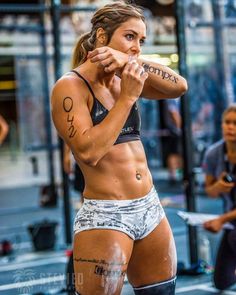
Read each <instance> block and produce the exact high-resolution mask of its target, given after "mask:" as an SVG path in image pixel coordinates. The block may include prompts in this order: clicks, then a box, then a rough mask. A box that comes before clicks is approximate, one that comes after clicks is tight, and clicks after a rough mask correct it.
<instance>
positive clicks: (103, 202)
mask: <svg viewBox="0 0 236 295" xmlns="http://www.w3.org/2000/svg"><path fill="white" fill-rule="evenodd" d="M156 195H157V192H156V189H155V187H154V185H153V186H152V188H151V190H150V191H149V192H148V193H147V194H146V195H144V196H143V197H140V198H135V199H128V200H127V199H125V200H115V199H112V200H100V199H88V198H86V197H84V202H83V203H84V205H86V204H91V203H93V202H94V203H96V204H97V205H99V204H101V205H106V204H107V205H110V204H112V205H118V206H119V205H122V206H129V205H133V204H135V203H137V202H138V203H142V201H146V200H147V198H148V199H150V200H151V199H152V198H154V197H156Z"/></svg>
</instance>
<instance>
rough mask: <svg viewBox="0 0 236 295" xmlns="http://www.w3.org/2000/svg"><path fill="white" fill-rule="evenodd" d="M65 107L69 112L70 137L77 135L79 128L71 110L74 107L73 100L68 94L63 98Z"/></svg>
mask: <svg viewBox="0 0 236 295" xmlns="http://www.w3.org/2000/svg"><path fill="white" fill-rule="evenodd" d="M63 109H64V111H65V112H66V113H67V120H66V121H67V123H69V127H68V132H69V138H72V137H74V136H75V134H76V132H77V130H76V129H75V126H74V123H73V122H74V116H73V115H71V114H70V112H71V110H72V109H73V100H72V98H71V97H69V96H67V97H65V98H64V99H63Z"/></svg>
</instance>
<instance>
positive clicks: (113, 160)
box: [78, 140, 153, 200]
mask: <svg viewBox="0 0 236 295" xmlns="http://www.w3.org/2000/svg"><path fill="white" fill-rule="evenodd" d="M78 163H79V165H80V168H81V170H82V171H83V174H84V177H85V184H86V185H85V189H84V193H83V195H84V197H85V198H88V199H101V200H126V199H127V200H128V199H136V198H139V197H143V196H145V195H146V194H148V193H149V191H150V190H151V188H152V186H153V182H152V177H151V173H150V171H149V169H148V165H147V159H146V156H145V152H144V148H143V145H142V142H141V141H139V140H138V141H130V142H126V143H121V144H117V145H114V146H113V147H111V150H110V152H109V153H107V154H106V155H105V156H104V157H103V158H102V159H101V160H100V161H99V162H98V163H97V165H96V166H95V167H91V166H88V165H85V164H84V163H81V162H79V161H78Z"/></svg>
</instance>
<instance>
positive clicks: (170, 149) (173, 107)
mask: <svg viewBox="0 0 236 295" xmlns="http://www.w3.org/2000/svg"><path fill="white" fill-rule="evenodd" d="M160 124H161V128H162V129H164V130H166V131H167V133H168V134H166V135H165V136H163V137H162V139H161V142H162V151H163V152H162V154H163V162H164V166H166V167H167V169H168V179H169V183H170V184H171V185H172V184H175V183H177V182H178V181H179V180H180V175H179V172H180V171H181V169H182V155H181V154H182V149H181V124H182V119H181V115H180V112H179V106H178V102H177V98H176V99H167V100H162V101H160Z"/></svg>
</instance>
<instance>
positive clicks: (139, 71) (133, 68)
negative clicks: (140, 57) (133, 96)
mask: <svg viewBox="0 0 236 295" xmlns="http://www.w3.org/2000/svg"><path fill="white" fill-rule="evenodd" d="M128 71H129V72H130V73H131V74H132V75H134V76H136V77H138V78H139V79H141V80H142V81H145V80H146V79H147V77H148V74H147V73H146V72H145V70H144V68H143V67H142V66H140V65H139V64H138V63H137V62H136V61H131V62H128Z"/></svg>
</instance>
